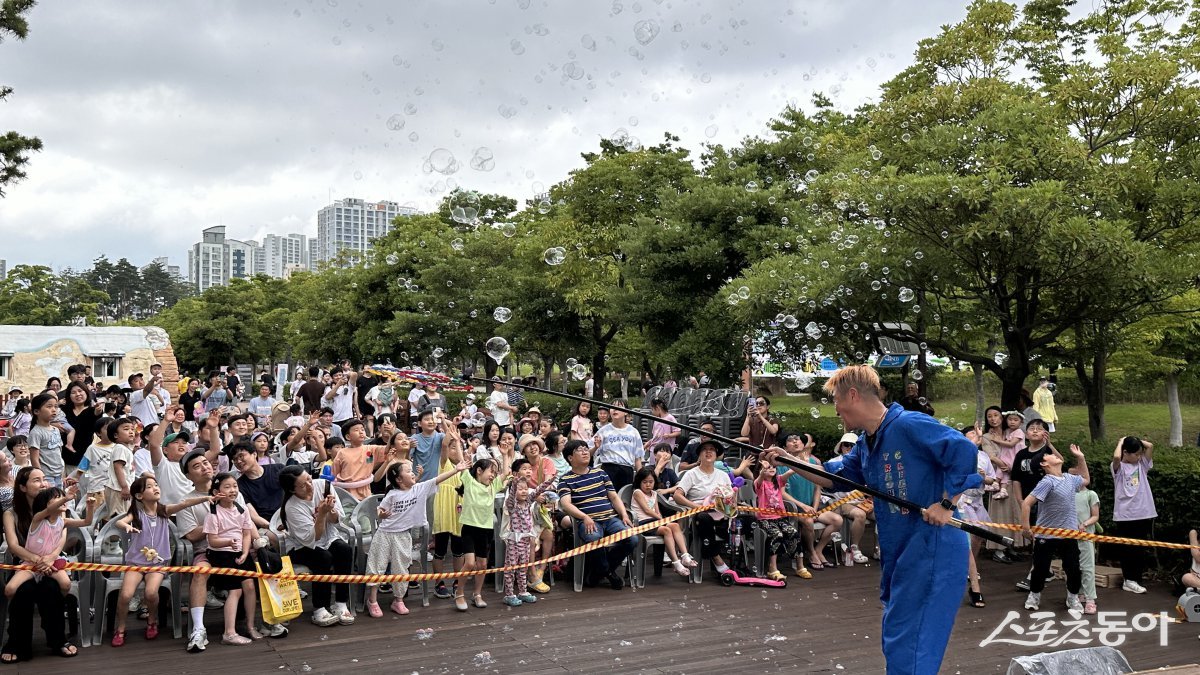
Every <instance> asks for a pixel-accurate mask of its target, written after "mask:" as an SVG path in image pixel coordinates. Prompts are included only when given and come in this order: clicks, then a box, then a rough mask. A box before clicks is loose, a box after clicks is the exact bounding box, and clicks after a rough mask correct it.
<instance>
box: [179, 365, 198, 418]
mask: <svg viewBox="0 0 1200 675" xmlns="http://www.w3.org/2000/svg"><path fill="white" fill-rule="evenodd" d="M198 403H200V380H198V379H196V378H194V377H192V378H189V379H188V381H187V390H186V391H184V392H183V393H182V394H180V395H179V405H181V406H183V421H184V422H188V423H190V425H189V426H190V428H191V430H192V431H195V430H196V404H198Z"/></svg>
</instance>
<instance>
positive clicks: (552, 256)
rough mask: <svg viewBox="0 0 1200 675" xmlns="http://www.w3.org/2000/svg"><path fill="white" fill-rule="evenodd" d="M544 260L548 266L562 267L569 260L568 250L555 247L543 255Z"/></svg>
mask: <svg viewBox="0 0 1200 675" xmlns="http://www.w3.org/2000/svg"><path fill="white" fill-rule="evenodd" d="M542 258H543V259H544V260H545V261H546V264H547V265H561V264H563V262H564V261H565V260H566V259H567V249H565V248H563V247H561V246H554V247H551V248H548V249H546V252H545V253H543V254H542Z"/></svg>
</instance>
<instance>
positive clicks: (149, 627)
mask: <svg viewBox="0 0 1200 675" xmlns="http://www.w3.org/2000/svg"><path fill="white" fill-rule="evenodd" d="M156 637H158V624H156V623H150V624H146V639H147V640H153V639H154V638H156Z"/></svg>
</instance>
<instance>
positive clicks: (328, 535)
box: [238, 478, 341, 548]
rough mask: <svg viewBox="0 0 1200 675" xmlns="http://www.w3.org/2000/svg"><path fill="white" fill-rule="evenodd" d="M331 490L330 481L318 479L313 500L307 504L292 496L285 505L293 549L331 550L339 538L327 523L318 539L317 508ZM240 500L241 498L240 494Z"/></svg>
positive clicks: (290, 542)
mask: <svg viewBox="0 0 1200 675" xmlns="http://www.w3.org/2000/svg"><path fill="white" fill-rule="evenodd" d="M330 489H331V488H330V487H329V481H327V480H324V479H321V478H318V479H317V480H314V481H313V496H312V499H311V500H309V501H307V502H306V501H304V500H303V499H300V498H299V497H296V496H292V497H289V498H288V500H287V501H286V502H285V503H284V505H283V509H284V511H286V512H287V539H288V543H289V544H290V545H291V547H292V548H329V545H330V544H332V543H333V542H334V540H335V539H338V538H339V537H338V531H337V528H336V527H334V524H333V523H330V522H327V523H325V534H323V535H321V538H320V539H317V538H316V532H317V530H316V523H315V519H316V515H315V514H316V511H317V506H318V505H319V504H320V503H321V500H322V499H324V498H325V494H326V493H327V492H329V490H330ZM331 494H332V493H331ZM238 498H239V499H240V498H241V495H240V494H239V495H238ZM336 508H341V507H336Z"/></svg>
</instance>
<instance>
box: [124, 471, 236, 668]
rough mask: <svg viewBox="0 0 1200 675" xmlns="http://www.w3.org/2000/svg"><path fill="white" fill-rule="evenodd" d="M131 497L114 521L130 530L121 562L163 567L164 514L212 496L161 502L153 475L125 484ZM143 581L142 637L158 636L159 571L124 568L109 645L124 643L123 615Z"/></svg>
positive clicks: (166, 554)
mask: <svg viewBox="0 0 1200 675" xmlns="http://www.w3.org/2000/svg"><path fill="white" fill-rule="evenodd" d="M129 490H130V492H131V493H132V495H133V501H132V502H131V503H130V505H129V511H128V512H127V513H126V514H125V515H124V516H122V517H121V518H120V520H118V521H117V527H119V528H121V529H122V530H125V531H126V532H128V533H129V534H130V537H129V545H128V546H127V547H126V548H125V564H126V565H132V566H136V567H164V566H166V565H169V564H170V562H171V531H170V530H171V528H170V525H169V523H168V518H170V517H171V516H173V515H175V514H176V513H178V512H179V511H182V510H183V509H185V508H188V507H191V506H196V505H199V504H206V503H208V502H210V501H212V499H213V498H212V497H193V498H191V499H188V500H186V501H184V502H182V503H179V504H163V503H162V502H161V501H159V500H160V499H161V498H162V491H161V490H159V487H158V481H157V480H155V479H154V477H153V476H139V477H138V478H137V479H136V480H134V481H133V485H132V486H130V488H129ZM143 580H145V582H146V591H145V598H144V601H145V607H146V609H147V611H148V612H149V616H148V617H147V619H146V639H147V640H153V639H154V638H156V637H158V589H159V587H160V586H162V581H163V574H162V573H161V572H133V571H129V572H125V573H124V575H122V578H121V593H120V595H118V596H117V612H116V626H115V627H114V628H113V636H112V646H114V647H120V646H121V645H123V644H125V618H126V616H127V615H128V614H129V602H130V601H131V600H132V599H133V595H134V593H136V592H137V587H138V584H140V583H142V581H143Z"/></svg>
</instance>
